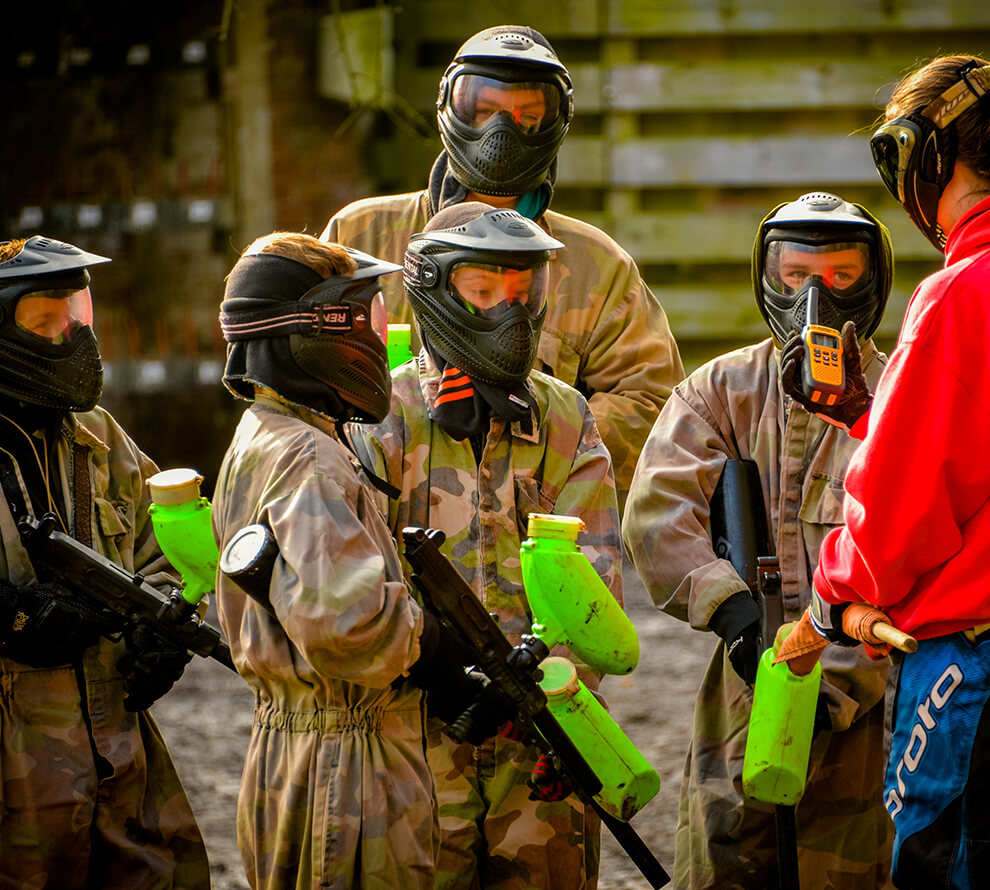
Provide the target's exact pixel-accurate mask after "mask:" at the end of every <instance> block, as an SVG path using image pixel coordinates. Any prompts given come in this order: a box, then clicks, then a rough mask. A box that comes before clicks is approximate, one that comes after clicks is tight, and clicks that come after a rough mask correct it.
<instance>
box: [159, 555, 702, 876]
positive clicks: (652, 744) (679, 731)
mask: <svg viewBox="0 0 990 890" xmlns="http://www.w3.org/2000/svg"><path fill="white" fill-rule="evenodd" d="M625 588H626V595H625V599H626V610H627V612H628V613H629V615H630V616H631V617H632V620H633V622H634V623H635V625H636V628H637V630H638V632H639V637H640V653H641V654H640V662H639V666H638V667H637V669H636V671H635V672H634V673H632V674H630V675H629V676H627V677H606V678H605V680H604V681H603V683H602V692H603V693H604V694H605V696H606V697H607V699H608V701H609V705H610V708H611V712H612V715H613V716H614V717H615V719H616V720H617V721H618V723H619V725H620V726H622V728H623V729H624V730H625V731H626V733H627V734H628V735H629V737H630V738H631V739H632V740H633V741H634V742H635V743H636V745H637V746H638V747H639V749H640V750H641V751H642V752H643V754H644V755H646V757H647V759H648V760H649V761H650V762H651V763H652V764H653V766H654V767H655V768H656V769H657V772H659V773H660V779H661V786H660V793H659V794H658V795H657V796H656V797H655V798H654V799H653V800H652V801H650V803H648V804H647V805H646V807H645V808H644V809H643V810H642V811H641V812H640V813H638V814H637V815H636V816H635V817H634V818H633V820H632V825H633V827H634V828H635V829H636V831H637V832H638V833H639V834H640V836H641V837H642V838H643V840H644V841H645V842H646V844H647V846H649V847H650V849H652V850H653V853H654V854H655V855H656V857H657V858H658V859H659V860H660V862H661V863H662V864H663V866H664V867H665V868H666V869H667V871H670V870H671V867H672V865H673V837H674V827H675V826H676V824H677V797H678V790H679V788H680V778H681V772H682V769H683V765H684V753H685V750H686V748H687V743H688V737H689V733H690V728H691V718H692V712H693V708H694V695H695V691H696V689H697V686H698V683H699V681H700V680H701V676H702V674H703V672H704V669H705V666H706V664H707V663H708V659H709V657H710V655H711V652H712V650H713V649H714V643H715V639H714V637H713V636H712V635H711V634H705V633H699V632H697V631H692V630H691V629H690V628H689V627H687V625H685V624H682V623H681V622H678V621H675V620H674V619H672V618H670V617H669V616H667V615H664V614H662V613H659V612H657V611H656V609H655V608H654V607H653V604H652V603H651V602H650V601H649V598H648V597H647V594H646V592H645V590H644V589H643V586H642V584H641V582H640V581H639V578H638V577H637V576H636V575H635V572H634V570H633V569H632V568H631V566H630V567H627V569H626V572H625ZM211 621H212V622H213V623H216V618H215V616H211ZM251 706H252V696H251V694H250V692H249V691H248V687H247V684H245V683H244V682H243V681H242V680H241V679H240V678H239V677H238V676H236V675H235V674H233V673H231V672H230V671H228V670H227V669H226V668H223V667H221V666H220V665H219V664H217V663H216V662H214V661H212V660H209V661H207V660H205V659H202V658H195V659H193V662H192V663H191V664H190V665H189V667H188V668H187V669H186V672H185V674H184V675H183V677H182V679H181V680H180V681H179V683H178V684H176V686H175V688H174V689H173V690H172V691H171V692H170V693H169V694H168V695H167V696H166V697H165V698H164V699H162V700H161V701H160V702H159V703H158V704H156V705H155V707H154V710H153V713H154V715H155V718H156V719H157V720H158V723H159V725H160V727H161V729H162V732H163V733H164V735H165V738H166V740H167V741H168V744H169V748H170V749H171V751H172V756H173V758H174V759H175V761H176V763H177V765H178V769H179V772H180V774H181V776H182V779H183V782H184V783H185V786H186V789H187V790H188V792H189V797H190V799H191V801H192V804H193V808H194V809H195V811H196V815H197V817H198V819H199V824H200V828H201V829H202V831H203V835H204V837H205V838H206V846H207V849H208V851H209V855H210V862H211V868H212V873H213V887H214V890H246V888H247V882H246V880H245V878H244V872H243V868H242V866H241V860H240V856H239V854H238V852H237V842H236V839H235V837H234V816H235V810H236V805H237V791H238V786H239V782H240V772H241V764H242V762H243V756H244V751H245V749H246V748H247V741H248V736H249V734H250V725H251ZM599 887H601V888H602V890H646V888H648V887H649V885H648V883H647V882H646V880H645V879H644V878H643V877H642V875H640V873H639V871H638V870H637V869H636V867H635V866H634V865H633V864H632V862H630V861H629V859H628V857H627V856H626V855H625V853H624V852H623V851H622V849H621V847H619V846H618V844H616V843H615V841H614V840H613V839H612V837H611V835H610V834H609V833H608V832H607V831H603V836H602V865H601V880H600V882H599Z"/></svg>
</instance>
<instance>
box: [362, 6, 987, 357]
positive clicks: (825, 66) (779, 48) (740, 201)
mask: <svg viewBox="0 0 990 890" xmlns="http://www.w3.org/2000/svg"><path fill="white" fill-rule="evenodd" d="M394 15H395V21H394V27H393V31H394V35H395V37H394V49H395V90H396V95H397V99H396V102H395V106H394V108H393V109H392V111H391V112H390V113H389V116H388V122H387V123H386V124H385V125H384V127H383V128H380V129H379V131H378V132H377V133H376V134H375V139H374V141H373V143H372V144H371V145H370V147H369V154H368V157H369V158H370V168H371V169H370V172H371V175H372V177H373V178H374V179H375V180H376V182H377V184H378V188H377V189H376V190H377V191H381V192H384V191H390V190H395V189H407V188H408V189H415V188H421V187H422V186H423V184H424V183H425V177H426V172H427V171H428V169H429V165H430V163H431V162H432V160H433V158H434V157H435V156H436V153H437V152H438V151H439V148H440V144H439V139H438V138H437V137H436V136H435V132H436V128H435V123H434V121H435V109H434V106H433V102H434V100H435V96H436V86H437V82H438V80H439V77H440V75H441V74H442V72H443V69H444V67H445V66H446V64H447V63H448V62H449V60H450V58H451V57H452V55H453V53H454V51H455V50H456V48H457V47H458V46H459V45H460V43H461V42H463V40H464V39H466V38H467V37H468V36H470V35H471V34H473V33H475V32H476V31H478V30H481V29H482V28H485V27H489V26H491V25H495V24H506V23H512V22H521V23H525V24H529V25H532V26H533V27H535V28H538V29H539V30H540V31H542V32H543V33H544V34H545V35H546V36H547V37H548V38H549V39H550V41H551V42H552V43H553V45H554V47H555V49H556V50H557V52H558V55H559V56H560V57H561V59H562V61H563V62H564V63H565V64H566V65H567V66H568V68H569V70H570V72H571V76H572V79H573V81H574V89H575V105H576V119H575V123H574V126H573V127H572V129H571V133H570V134H569V135H568V137H567V139H566V141H565V143H564V146H563V148H562V150H561V154H560V169H559V173H558V177H557V192H556V196H555V198H554V204H553V206H554V208H555V209H557V210H561V211H564V212H568V213H571V214H573V215H575V216H579V217H581V218H583V219H586V220H588V221H590V222H593V223H595V224H596V225H599V226H600V227H602V228H603V229H605V230H606V231H608V232H609V233H610V234H612V235H613V237H615V238H616V239H617V240H618V241H619V242H620V243H621V244H622V245H623V246H624V247H625V248H626V249H627V250H629V251H630V253H632V254H633V256H634V257H635V258H636V260H637V261H638V263H639V265H640V267H641V269H642V271H643V273H644V276H645V278H646V279H647V281H648V282H649V283H650V285H651V286H652V288H653V290H654V292H655V293H656V294H657V296H658V297H659V298H660V300H661V302H662V303H663V305H664V307H665V308H666V310H667V313H668V315H669V317H670V322H671V327H672V329H673V331H674V333H675V336H676V337H677V340H678V342H679V343H680V345H681V349H682V352H683V353H684V357H685V362H686V364H688V365H689V366H692V367H693V366H696V365H697V364H698V363H700V362H701V361H703V360H705V359H706V358H708V357H710V356H712V355H715V354H717V353H718V352H720V351H722V350H723V349H725V348H728V346H731V345H732V344H735V343H742V342H749V341H752V340H754V339H758V338H762V337H763V336H765V333H766V328H765V326H764V325H763V322H762V320H761V318H760V316H759V313H758V311H757V309H756V306H755V301H754V297H753V294H752V287H751V284H750V279H749V265H750V254H751V250H752V244H753V238H754V236H755V232H756V228H757V226H758V224H759V222H760V220H761V219H762V217H763V216H764V215H765V214H766V213H767V212H768V211H769V210H770V208H772V207H773V206H774V205H776V204H778V203H780V202H783V201H788V200H792V199H794V198H796V197H797V196H799V195H801V194H803V193H805V192H807V191H814V190H819V189H825V190H829V191H833V192H836V193H838V194H840V195H841V196H842V197H844V198H846V199H848V200H853V201H856V202H859V203H862V204H864V205H866V206H868V207H869V208H870V209H871V210H872V211H873V212H874V213H875V214H876V215H877V216H878V217H880V218H881V219H882V220H883V222H884V223H885V224H886V225H887V226H888V227H889V228H890V230H891V233H892V237H893V241H894V248H895V253H896V277H895V285H894V292H893V294H892V296H891V301H890V304H889V307H888V311H887V313H886V316H885V319H884V322H883V324H882V327H881V329H880V339H881V343H882V344H883V345H885V346H886V347H887V348H889V347H890V346H891V345H892V343H893V339H894V337H895V336H896V332H897V329H898V327H899V324H900V320H901V317H902V314H903V310H904V307H905V305H906V301H907V299H908V297H909V296H910V294H911V292H912V290H913V289H914V286H915V284H916V283H917V281H918V280H919V279H920V278H921V277H923V276H924V275H925V274H927V273H928V272H929V271H931V270H932V269H933V268H935V267H937V265H938V264H939V255H938V254H937V252H936V251H935V250H934V249H933V248H932V247H931V246H930V245H929V244H928V242H927V241H926V240H925V239H924V238H923V237H922V236H921V235H920V234H919V233H918V232H917V230H916V229H915V228H914V226H913V225H912V224H911V222H910V220H909V219H908V217H907V215H906V214H905V213H904V212H903V211H902V210H901V209H900V208H899V207H898V205H897V204H896V203H895V202H894V201H893V199H891V198H890V197H889V196H888V194H887V192H886V191H885V190H884V188H883V187H882V186H881V184H880V181H879V178H878V176H877V173H876V171H875V169H874V167H873V164H872V161H871V158H870V151H869V145H868V141H869V134H870V132H871V130H872V124H873V122H874V121H875V120H876V119H877V117H878V115H879V113H880V109H882V107H883V104H884V102H885V101H886V99H887V97H888V96H889V94H890V90H891V89H892V87H893V84H894V83H895V82H896V81H897V79H898V78H899V77H900V76H901V75H902V74H904V73H905V72H906V71H907V70H909V69H910V68H912V67H913V66H914V65H916V64H918V63H919V62H921V61H924V60H927V59H928V58H931V57H932V56H935V55H939V54H942V53H946V52H968V53H976V54H980V53H982V52H983V51H984V50H985V49H986V48H987V46H988V45H990V3H987V2H986V0H954V2H953V0H828V2H825V0H821V2H807V0H805V2H801V0H571V2H560V3H546V4H534V3H531V2H520V0H503V2H498V3H475V4H465V3H463V2H460V0H416V2H412V3H408V4H404V5H403V6H402V7H401V8H399V7H396V9H395V12H394ZM413 112H415V117H416V118H417V120H416V124H417V125H418V127H419V131H420V132H421V133H428V134H429V135H426V136H417V135H416V134H415V133H414V132H412V129H411V128H410V126H409V125H408V122H409V120H410V119H411V118H412V117H414V115H413Z"/></svg>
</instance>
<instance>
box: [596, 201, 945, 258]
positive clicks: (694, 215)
mask: <svg viewBox="0 0 990 890" xmlns="http://www.w3.org/2000/svg"><path fill="white" fill-rule="evenodd" d="M769 209H770V208H769V207H767V208H763V209H757V208H752V209H748V208H742V209H740V208H729V209H725V210H715V209H713V210H712V211H711V212H709V213H699V212H689V211H684V212H666V213H638V214H634V215H632V216H628V217H625V218H622V219H616V220H613V221H608V220H603V219H601V218H599V224H600V225H601V226H602V227H603V228H604V229H605V230H606V231H608V232H609V233H610V234H611V235H612V237H613V238H615V240H616V241H618V242H619V244H621V245H622V246H623V247H624V248H625V249H626V250H627V251H629V253H631V254H632V255H633V257H635V259H636V261H637V262H638V263H639V264H640V265H643V264H646V263H679V262H685V263H701V264H710V263H722V262H745V263H748V262H749V260H750V254H751V251H752V248H753V239H754V238H755V237H756V230H757V227H758V226H759V224H760V220H761V219H762V218H763V216H764V214H765V213H766V212H767V211H768V210H769ZM883 221H884V224H885V225H886V226H887V227H888V228H889V230H890V237H891V240H892V242H893V245H894V255H895V257H896V258H898V259H903V260H933V261H935V260H938V258H939V256H940V255H939V253H938V252H937V251H936V250H935V248H934V247H932V246H931V244H929V243H928V241H926V240H925V238H924V236H923V235H922V234H921V233H920V232H919V231H918V230H917V229H916V228H915V226H914V224H913V223H912V222H911V220H910V218H909V217H908V215H907V214H906V213H903V212H900V211H898V212H895V213H893V214H885V215H884V217H883Z"/></svg>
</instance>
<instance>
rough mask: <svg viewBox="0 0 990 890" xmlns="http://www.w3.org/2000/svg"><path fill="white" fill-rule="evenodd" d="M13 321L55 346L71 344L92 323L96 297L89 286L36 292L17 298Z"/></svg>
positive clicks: (24, 329) (22, 328) (23, 329)
mask: <svg viewBox="0 0 990 890" xmlns="http://www.w3.org/2000/svg"><path fill="white" fill-rule="evenodd" d="M14 322H15V323H16V324H17V326H18V327H19V328H20V329H21V330H22V331H26V332H27V333H29V334H34V336H36V337H40V338H41V339H43V340H46V341H47V342H49V343H51V344H53V345H55V346H59V345H61V344H63V343H71V342H72V338H73V337H75V335H76V334H77V333H78V332H79V331H80V330H81V329H82V328H84V327H90V328H91V327H92V326H93V298H92V296H91V295H90V292H89V288H88V287H86V288H83V289H82V290H72V289H63V290H42V291H34V292H33V293H29V294H25V295H24V296H23V297H21V298H20V299H19V300H18V301H17V307H16V308H15V309H14Z"/></svg>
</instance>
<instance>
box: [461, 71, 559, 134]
mask: <svg viewBox="0 0 990 890" xmlns="http://www.w3.org/2000/svg"><path fill="white" fill-rule="evenodd" d="M450 106H451V109H452V110H453V112H454V114H455V115H456V116H457V119H458V120H459V121H461V123H463V124H467V126H469V127H471V128H472V129H475V130H481V129H483V128H484V127H485V126H486V125H487V124H488V123H489V122H490V121H492V120H493V119H495V118H496V117H497V116H498V115H499V114H505V115H508V116H509V117H511V118H512V120H513V121H514V122H515V124H516V126H518V127H519V129H520V130H522V132H523V133H527V134H529V133H541V132H543V131H544V130H548V129H550V128H551V127H552V126H553V125H554V124H556V123H557V120H558V119H559V117H560V114H561V108H562V107H563V97H562V95H561V92H560V89H559V87H558V86H557V85H556V84H552V83H541V82H539V81H526V82H519V83H513V82H508V81H502V80H496V79H495V78H492V77H484V76H482V75H480V74H461V75H459V76H458V77H456V78H455V79H454V84H453V89H452V92H451V99H450Z"/></svg>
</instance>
